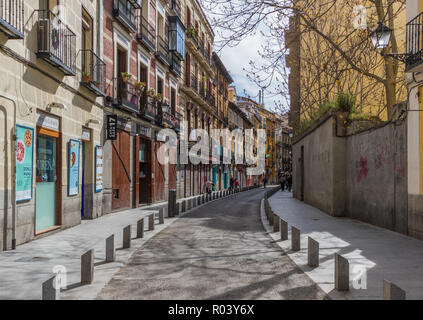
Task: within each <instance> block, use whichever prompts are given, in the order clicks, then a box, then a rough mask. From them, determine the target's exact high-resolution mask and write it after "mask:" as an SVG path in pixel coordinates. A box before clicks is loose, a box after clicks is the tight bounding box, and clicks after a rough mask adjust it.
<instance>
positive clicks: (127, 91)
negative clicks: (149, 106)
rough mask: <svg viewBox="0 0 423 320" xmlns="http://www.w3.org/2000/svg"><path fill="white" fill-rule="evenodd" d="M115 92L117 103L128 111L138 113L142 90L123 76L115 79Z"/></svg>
mask: <svg viewBox="0 0 423 320" xmlns="http://www.w3.org/2000/svg"><path fill="white" fill-rule="evenodd" d="M113 88H114V92H115V99H114V100H115V101H114V102H115V104H116V105H117V106H118V107H119V108H122V109H124V110H126V111H129V112H133V113H138V112H139V105H140V99H141V91H140V90H139V89H138V88H137V87H136V86H135V85H134V84H133V83H131V82H130V81H124V80H123V79H122V78H115V79H113Z"/></svg>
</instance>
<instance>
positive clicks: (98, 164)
mask: <svg viewBox="0 0 423 320" xmlns="http://www.w3.org/2000/svg"><path fill="white" fill-rule="evenodd" d="M101 191H103V147H102V146H96V147H95V192H96V193H98V192H101Z"/></svg>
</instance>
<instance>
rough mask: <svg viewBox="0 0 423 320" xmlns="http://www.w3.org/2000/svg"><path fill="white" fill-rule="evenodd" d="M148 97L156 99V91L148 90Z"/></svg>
mask: <svg viewBox="0 0 423 320" xmlns="http://www.w3.org/2000/svg"><path fill="white" fill-rule="evenodd" d="M147 95H148V96H149V97H152V98H154V97H155V95H156V91H155V90H154V89H150V90H148V91H147Z"/></svg>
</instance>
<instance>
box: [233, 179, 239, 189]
mask: <svg viewBox="0 0 423 320" xmlns="http://www.w3.org/2000/svg"><path fill="white" fill-rule="evenodd" d="M234 186H235V189H236V190H238V188H239V181H238V179H235V182H234Z"/></svg>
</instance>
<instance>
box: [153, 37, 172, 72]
mask: <svg viewBox="0 0 423 320" xmlns="http://www.w3.org/2000/svg"><path fill="white" fill-rule="evenodd" d="M156 58H157V59H158V60H160V61H161V62H163V63H164V64H166V65H167V66H170V64H171V56H170V53H169V45H168V43H167V42H166V41H165V40H164V39H163V38H162V37H161V36H157V51H156Z"/></svg>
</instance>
